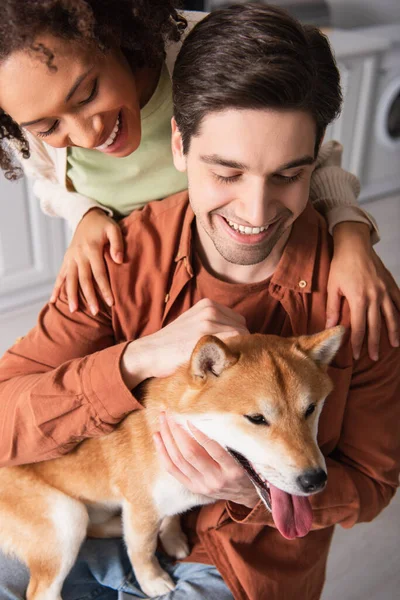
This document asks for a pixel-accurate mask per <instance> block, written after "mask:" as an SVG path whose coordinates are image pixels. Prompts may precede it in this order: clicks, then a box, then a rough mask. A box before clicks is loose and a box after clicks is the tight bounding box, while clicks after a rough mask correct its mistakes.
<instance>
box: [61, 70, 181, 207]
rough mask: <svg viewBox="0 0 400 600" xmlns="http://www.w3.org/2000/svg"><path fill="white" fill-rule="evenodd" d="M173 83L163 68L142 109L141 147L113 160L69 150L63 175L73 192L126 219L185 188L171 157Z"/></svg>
mask: <svg viewBox="0 0 400 600" xmlns="http://www.w3.org/2000/svg"><path fill="white" fill-rule="evenodd" d="M172 114H173V111H172V83H171V79H170V76H169V73H168V70H167V67H166V66H165V65H164V67H163V69H162V71H161V75H160V80H159V82H158V85H157V88H156V90H155V92H154V94H153V96H152V97H151V98H150V100H149V102H148V103H147V104H146V105H145V106H144V108H143V109H142V110H141V111H140V117H141V123H142V138H141V142H140V146H139V148H138V149H137V150H136V151H135V152H132V154H130V155H129V156H126V157H125V158H116V157H113V156H110V155H109V154H105V153H103V152H99V151H98V150H87V149H85V148H74V147H73V148H69V149H68V154H67V156H68V164H67V174H68V177H69V178H70V179H71V181H72V183H73V185H74V188H75V190H76V191H77V192H79V193H80V194H83V195H85V196H87V197H89V198H92V199H93V200H96V201H97V202H98V203H99V204H102V205H103V206H106V207H107V208H110V209H111V210H112V211H114V212H115V213H118V214H120V215H128V214H129V213H130V212H132V210H134V209H135V208H141V207H142V206H144V205H145V204H147V203H148V202H150V201H151V200H161V199H162V198H165V197H166V196H169V195H170V194H174V193H176V192H180V191H182V190H185V189H186V188H187V178H186V174H185V173H180V172H179V171H177V170H176V169H175V167H174V165H173V162H172V154H171V117H172Z"/></svg>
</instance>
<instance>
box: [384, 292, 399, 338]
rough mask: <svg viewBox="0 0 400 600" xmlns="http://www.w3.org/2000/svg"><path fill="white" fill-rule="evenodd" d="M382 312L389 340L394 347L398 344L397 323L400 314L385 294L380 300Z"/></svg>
mask: <svg viewBox="0 0 400 600" xmlns="http://www.w3.org/2000/svg"><path fill="white" fill-rule="evenodd" d="M381 309H382V313H383V316H384V318H385V321H386V327H387V330H388V334H389V341H390V343H391V345H392V346H393V347H394V348H397V347H398V346H399V324H400V315H399V312H398V310H397V309H396V307H395V305H394V304H393V302H392V300H391V299H390V298H389V296H385V298H384V300H383V302H382V307H381Z"/></svg>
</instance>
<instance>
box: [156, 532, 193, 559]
mask: <svg viewBox="0 0 400 600" xmlns="http://www.w3.org/2000/svg"><path fill="white" fill-rule="evenodd" d="M160 538H161V542H162V545H163V547H164V550H165V552H166V553H167V554H168V555H169V556H172V558H178V559H179V560H182V558H186V557H187V556H189V553H190V549H189V544H188V540H187V537H186V535H185V534H184V533H183V531H179V533H175V535H160Z"/></svg>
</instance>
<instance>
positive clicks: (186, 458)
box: [160, 414, 201, 480]
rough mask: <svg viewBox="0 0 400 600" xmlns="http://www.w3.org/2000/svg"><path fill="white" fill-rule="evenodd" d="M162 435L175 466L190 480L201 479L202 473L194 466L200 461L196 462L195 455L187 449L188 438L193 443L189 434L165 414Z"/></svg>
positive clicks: (161, 424) (161, 420) (161, 422)
mask: <svg viewBox="0 0 400 600" xmlns="http://www.w3.org/2000/svg"><path fill="white" fill-rule="evenodd" d="M160 433H161V437H162V439H163V442H164V445H165V448H166V450H167V453H168V455H169V457H170V459H171V461H172V462H173V463H174V465H175V466H176V467H177V468H178V469H179V470H180V471H181V472H182V473H183V474H184V475H185V476H186V477H187V478H188V479H190V480H192V479H194V478H198V477H200V476H201V471H199V470H198V469H197V468H196V465H194V464H193V463H194V462H198V460H195V458H194V457H195V454H194V453H192V452H189V451H188V449H187V444H188V438H189V441H192V440H191V438H190V436H189V434H187V433H186V432H184V431H183V429H182V428H181V427H179V425H178V424H177V423H175V422H174V421H173V419H171V418H169V419H168V418H167V416H166V415H165V414H163V415H161V416H160ZM185 434H186V435H185ZM192 461H193V462H192Z"/></svg>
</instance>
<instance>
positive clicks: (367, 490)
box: [226, 331, 400, 529]
mask: <svg viewBox="0 0 400 600" xmlns="http://www.w3.org/2000/svg"><path fill="white" fill-rule="evenodd" d="M382 338H383V341H382V342H381V350H380V356H381V359H380V360H379V361H377V362H373V361H371V359H370V358H369V356H368V354H367V352H366V351H365V352H364V353H363V355H362V357H361V358H360V360H358V361H357V363H356V366H355V370H354V372H353V376H352V380H351V385H350V390H349V394H348V398H347V403H346V409H345V414H344V418H343V425H342V433H341V437H340V440H339V443H338V445H337V447H336V449H335V451H334V452H333V453H332V455H331V456H328V457H327V460H326V462H327V469H328V484H327V487H326V488H325V490H324V491H323V492H321V493H319V494H316V495H315V496H310V502H311V505H312V508H313V526H312V529H321V528H324V527H331V526H332V525H336V524H340V525H342V526H343V527H345V528H348V527H352V526H353V525H354V524H356V523H358V522H366V521H371V520H372V519H374V518H375V517H376V516H377V515H378V514H379V513H380V512H381V510H383V509H384V508H385V506H387V504H388V503H389V502H390V500H391V498H392V497H393V496H394V494H395V492H396V488H397V486H398V482H399V472H400V436H399V423H400V402H399V398H400V375H399V364H400V350H399V348H392V347H391V346H390V344H389V341H388V338H387V334H386V335H385V334H384V332H383V331H382ZM382 346H384V348H382ZM226 508H227V511H228V513H229V515H230V517H231V518H232V519H233V520H234V521H236V522H239V523H249V524H253V523H261V524H265V525H269V526H272V527H274V523H273V519H272V515H271V514H270V513H269V511H267V509H266V508H265V506H264V505H263V504H262V502H261V501H260V502H258V504H257V505H256V506H255V507H254V508H253V509H252V510H251V509H248V508H246V507H244V506H240V505H238V504H235V503H232V502H228V503H227V504H226Z"/></svg>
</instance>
